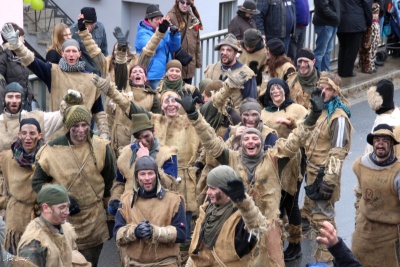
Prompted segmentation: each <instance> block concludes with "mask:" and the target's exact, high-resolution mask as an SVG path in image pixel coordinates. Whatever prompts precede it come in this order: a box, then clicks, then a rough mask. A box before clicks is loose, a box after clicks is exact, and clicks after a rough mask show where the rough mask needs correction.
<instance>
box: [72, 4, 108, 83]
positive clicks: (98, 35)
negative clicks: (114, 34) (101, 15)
mask: <svg viewBox="0 0 400 267" xmlns="http://www.w3.org/2000/svg"><path fill="white" fill-rule="evenodd" d="M80 15H83V18H84V22H85V26H86V28H87V29H88V30H89V32H90V33H91V34H92V37H93V40H94V41H95V42H96V44H97V45H98V46H99V47H100V49H101V52H102V53H103V55H104V56H108V46H107V36H106V30H105V29H104V25H103V23H101V22H99V21H97V15H96V10H95V9H94V8H93V7H84V8H82V9H81V14H80ZM78 30H79V28H78V22H76V23H75V24H74V25H72V26H71V32H72V38H73V39H75V40H77V41H78V42H79V46H80V50H81V51H82V60H83V61H85V62H86V65H85V69H86V71H88V72H93V73H95V74H97V75H101V74H102V73H101V72H100V70H99V69H97V67H96V65H95V63H94V61H93V59H92V58H91V57H90V55H89V52H88V51H87V50H86V48H85V46H84V45H83V42H82V40H81V38H80V37H79V35H78Z"/></svg>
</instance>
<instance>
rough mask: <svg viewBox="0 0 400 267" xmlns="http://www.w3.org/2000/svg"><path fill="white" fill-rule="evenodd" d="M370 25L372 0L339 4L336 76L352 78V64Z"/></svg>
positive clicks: (348, 0)
mask: <svg viewBox="0 0 400 267" xmlns="http://www.w3.org/2000/svg"><path fill="white" fill-rule="evenodd" d="M371 24H372V0H347V1H341V2H340V24H339V28H338V31H337V37H338V39H339V58H338V74H339V76H340V77H354V76H356V73H355V72H353V68H354V62H355V61H356V58H357V54H358V50H359V49H360V46H361V40H362V37H363V35H364V33H365V31H366V30H367V28H368V27H370V26H371Z"/></svg>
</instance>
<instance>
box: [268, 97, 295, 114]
mask: <svg viewBox="0 0 400 267" xmlns="http://www.w3.org/2000/svg"><path fill="white" fill-rule="evenodd" d="M293 103H294V102H293V100H292V99H291V98H287V97H286V98H285V101H283V102H282V104H281V105H280V106H279V107H278V106H276V105H275V104H274V102H272V101H268V106H266V107H265V110H266V111H268V112H276V111H279V110H282V109H285V108H287V107H288V106H290V105H291V104H293Z"/></svg>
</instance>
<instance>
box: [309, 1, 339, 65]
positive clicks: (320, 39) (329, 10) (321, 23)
mask: <svg viewBox="0 0 400 267" xmlns="http://www.w3.org/2000/svg"><path fill="white" fill-rule="evenodd" d="M314 5H315V7H314V10H315V14H314V17H313V24H314V29H315V33H316V34H317V40H315V49H314V55H315V67H316V68H317V69H318V71H320V72H321V71H330V64H331V51H332V49H333V43H334V40H335V36H336V32H337V28H338V26H339V22H340V2H339V0H315V1H314Z"/></svg>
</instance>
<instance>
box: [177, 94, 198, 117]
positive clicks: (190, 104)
mask: <svg viewBox="0 0 400 267" xmlns="http://www.w3.org/2000/svg"><path fill="white" fill-rule="evenodd" d="M179 95H180V96H181V99H179V98H175V101H176V102H178V103H179V104H181V106H182V108H183V109H184V110H185V111H186V113H187V116H188V118H189V120H194V121H195V120H197V119H198V118H199V113H198V112H197V110H196V102H197V97H195V98H193V97H192V93H191V92H190V91H189V90H187V89H185V88H182V90H180V91H179Z"/></svg>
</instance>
